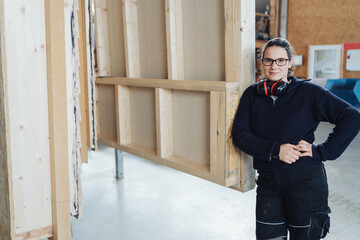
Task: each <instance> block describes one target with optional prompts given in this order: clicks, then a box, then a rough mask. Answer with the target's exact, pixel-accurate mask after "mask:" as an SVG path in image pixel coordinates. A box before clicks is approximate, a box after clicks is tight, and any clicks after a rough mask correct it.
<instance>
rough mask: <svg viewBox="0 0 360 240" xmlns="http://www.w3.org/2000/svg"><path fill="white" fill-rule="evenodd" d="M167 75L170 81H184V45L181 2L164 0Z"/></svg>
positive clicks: (178, 0)
mask: <svg viewBox="0 0 360 240" xmlns="http://www.w3.org/2000/svg"><path fill="white" fill-rule="evenodd" d="M165 15H166V45H167V59H168V75H169V79H171V80H182V79H184V46H183V45H184V43H183V26H182V25H183V24H182V23H183V22H182V1H181V0H165Z"/></svg>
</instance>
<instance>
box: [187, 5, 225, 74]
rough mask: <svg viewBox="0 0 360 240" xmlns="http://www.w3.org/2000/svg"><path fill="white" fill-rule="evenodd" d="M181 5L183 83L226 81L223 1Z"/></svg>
mask: <svg viewBox="0 0 360 240" xmlns="http://www.w3.org/2000/svg"><path fill="white" fill-rule="evenodd" d="M182 3H183V6H182V7H183V8H182V9H183V33H184V69H185V70H184V72H185V79H188V80H209V81H225V38H224V32H225V20H224V1H220V0H183V2H182Z"/></svg>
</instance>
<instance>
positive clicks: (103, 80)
mask: <svg viewBox="0 0 360 240" xmlns="http://www.w3.org/2000/svg"><path fill="white" fill-rule="evenodd" d="M95 83H96V84H111V85H123V86H132V87H150V88H166V89H177V90H190V91H205V92H210V91H215V92H231V91H239V90H240V89H239V83H238V82H221V81H198V80H176V81H169V80H167V79H151V78H123V77H98V78H96V82H95Z"/></svg>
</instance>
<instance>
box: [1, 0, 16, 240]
mask: <svg viewBox="0 0 360 240" xmlns="http://www.w3.org/2000/svg"><path fill="white" fill-rule="evenodd" d="M0 21H1V24H0V26H1V31H0V41H1V48H0V49H1V58H0V61H1V62H0V66H1V68H0V75H1V79H0V222H1V224H0V236H2V237H3V238H4V239H12V238H14V233H15V230H14V222H15V221H14V205H13V202H14V199H13V186H12V174H11V165H12V160H11V154H10V151H11V148H10V128H9V126H8V121H9V103H8V83H7V79H8V78H7V66H6V60H7V57H6V41H5V40H6V38H5V28H4V25H5V16H4V1H0Z"/></svg>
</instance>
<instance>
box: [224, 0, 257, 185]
mask: <svg viewBox="0 0 360 240" xmlns="http://www.w3.org/2000/svg"><path fill="white" fill-rule="evenodd" d="M224 3H225V24H226V30H225V63H226V70H225V73H226V81H230V82H239V85H240V86H239V90H240V92H239V93H240V94H242V92H243V91H244V90H245V89H246V88H247V87H248V86H249V85H251V84H252V83H254V82H255V71H254V69H255V0H225V2H224ZM239 93H236V92H234V93H231V92H229V93H227V95H226V104H225V106H226V129H225V130H226V155H225V158H226V163H227V166H226V174H227V186H231V185H235V184H236V188H238V189H239V190H240V191H247V190H249V189H251V188H248V187H249V186H252V185H253V183H254V174H253V172H254V170H253V169H252V167H249V166H251V165H252V161H251V158H249V157H247V156H246V155H245V154H244V153H240V156H241V157H240V161H239V153H237V150H236V149H235V147H234V146H233V144H232V139H231V128H232V121H233V118H234V115H235V112H236V109H237V105H238V101H239V99H240V94H239ZM241 174H246V175H250V176H251V177H252V179H249V181H250V182H251V184H245V183H244V179H245V178H246V176H243V175H241Z"/></svg>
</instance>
